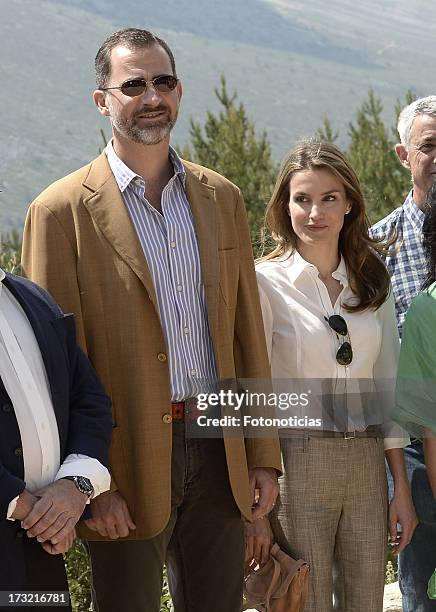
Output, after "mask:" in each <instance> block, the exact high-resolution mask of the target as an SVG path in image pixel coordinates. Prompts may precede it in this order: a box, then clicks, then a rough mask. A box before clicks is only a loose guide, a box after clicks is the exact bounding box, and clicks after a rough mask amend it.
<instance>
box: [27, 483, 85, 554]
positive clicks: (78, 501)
mask: <svg viewBox="0 0 436 612" xmlns="http://www.w3.org/2000/svg"><path fill="white" fill-rule="evenodd" d="M35 495H37V496H38V497H40V499H39V500H38V501H37V502H36V504H35V505H34V506H33V509H32V510H31V512H30V513H29V514H28V515H27V516H26V517H25V519H24V521H23V522H22V526H23V527H24V529H26V530H27V535H28V536H29V537H37V539H38V542H45V541H47V540H50V542H51V543H52V544H55V545H56V544H59V542H61V541H62V540H64V538H66V537H67V535H68V534H69V532H70V531H72V530H73V528H74V527H75V525H76V523H77V521H78V520H79V519H80V517H81V515H82V513H83V510H84V509H85V505H86V501H87V497H86V495H85V494H84V493H80V491H78V490H77V488H76V485H75V484H74V482H72V481H71V480H63V479H61V480H56V481H55V482H53V483H52V484H49V485H48V486H46V487H44V488H42V489H39V491H36V492H35Z"/></svg>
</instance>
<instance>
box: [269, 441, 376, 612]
mask: <svg viewBox="0 0 436 612" xmlns="http://www.w3.org/2000/svg"><path fill="white" fill-rule="evenodd" d="M281 446H282V456H283V465H284V475H283V476H282V477H281V478H280V497H279V500H278V501H277V504H276V506H275V509H274V511H273V513H272V515H271V516H270V518H271V523H272V527H273V531H274V534H275V537H276V540H277V542H278V543H279V545H280V546H281V547H282V548H283V549H284V550H286V551H288V552H289V553H290V554H291V555H292V556H294V557H296V558H297V559H298V558H303V559H305V560H306V561H308V562H309V564H310V566H311V579H310V587H309V596H308V601H307V604H306V607H305V612H330V611H331V610H333V609H334V610H340V612H382V610H383V589H384V577H385V557H386V543H387V488H386V472H385V463H384V444H383V440H382V439H381V438H355V439H353V440H343V439H337V438H334V439H332V438H308V437H306V438H304V439H303V438H282V440H281ZM333 595H334V604H333Z"/></svg>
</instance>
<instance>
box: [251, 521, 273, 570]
mask: <svg viewBox="0 0 436 612" xmlns="http://www.w3.org/2000/svg"><path fill="white" fill-rule="evenodd" d="M245 542H246V544H245V561H246V562H247V563H250V562H251V561H252V560H253V559H254V560H255V561H256V562H257V563H258V564H259V565H265V563H266V562H267V561H268V559H269V556H270V550H271V545H272V543H273V533H272V530H271V525H270V523H269V520H268V519H267V517H266V516H265V517H264V518H261V519H258V520H257V521H254V522H253V523H246V525H245Z"/></svg>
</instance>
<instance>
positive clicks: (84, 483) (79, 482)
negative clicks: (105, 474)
mask: <svg viewBox="0 0 436 612" xmlns="http://www.w3.org/2000/svg"><path fill="white" fill-rule="evenodd" d="M62 480H71V481H72V482H74V484H75V485H76V489H77V490H78V491H80V492H81V493H84V494H85V495H87V497H88V499H89V498H90V497H92V496H93V495H94V487H93V486H92V483H91V481H90V480H89V478H85V476H64V477H63V478H62Z"/></svg>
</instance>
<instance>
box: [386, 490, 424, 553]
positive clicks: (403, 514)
mask: <svg viewBox="0 0 436 612" xmlns="http://www.w3.org/2000/svg"><path fill="white" fill-rule="evenodd" d="M397 523H399V524H400V525H401V531H400V532H399V533H398V530H397ZM417 524H418V519H417V518H416V514H415V508H414V506H413V502H412V496H411V494H410V488H409V486H408V484H406V485H404V486H401V487H399V488H398V489H396V490H395V493H394V497H393V498H392V501H391V503H390V504H389V536H390V542H391V546H392V552H393V554H394V555H398V553H400V552H401V551H402V550H404V549H405V548H406V546H407V545H408V544H409V542H410V540H411V539H412V536H413V532H414V531H415V527H416V526H417Z"/></svg>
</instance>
